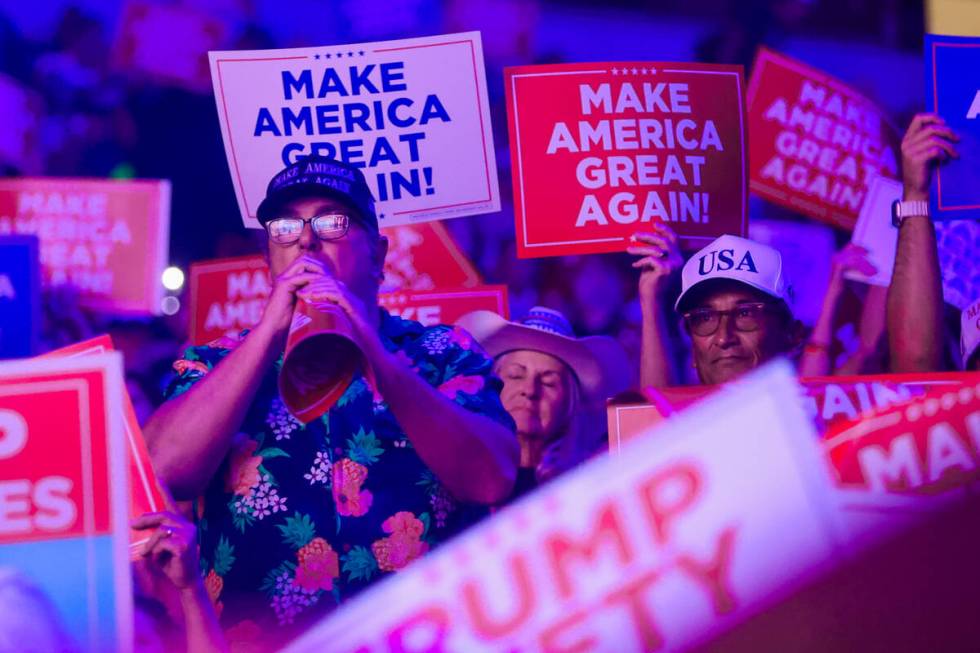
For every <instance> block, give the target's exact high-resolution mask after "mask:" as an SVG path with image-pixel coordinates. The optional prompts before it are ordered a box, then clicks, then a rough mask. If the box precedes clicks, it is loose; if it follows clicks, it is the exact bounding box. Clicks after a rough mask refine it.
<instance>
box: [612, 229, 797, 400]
mask: <svg viewBox="0 0 980 653" xmlns="http://www.w3.org/2000/svg"><path fill="white" fill-rule="evenodd" d="M638 236H640V235H638ZM638 239H639V240H641V241H644V242H647V243H648V244H649V245H651V247H636V248H631V251H632V252H633V253H635V254H647V255H648V258H647V259H643V260H642V261H638V263H639V264H641V265H637V267H644V268H646V267H647V266H646V265H642V263H643V261H646V260H648V259H650V258H654V259H655V258H656V256H657V255H658V253H657V252H655V251H652V250H654V249H656V248H657V246H658V245H657V244H656V243H655V242H654V240H649V239H644V238H642V237H640V238H638ZM658 240H659V239H658ZM663 242H664V243H665V244H666V245H668V246H669V247H668V248H667V249H664V248H663V247H662V246H661V249H662V251H661V253H660V254H659V256H661V257H662V258H664V259H670V258H673V257H676V252H675V251H671V250H675V245H673V241H672V240H671V239H666V240H664V241H663ZM640 250H643V251H640ZM646 250H651V251H646ZM651 265H652V264H651ZM648 273H649V271H645V272H644V274H648ZM642 283H643V281H642V279H641V284H642ZM790 301H791V291H790V288H789V284H788V283H787V281H786V278H785V276H784V274H783V263H782V257H781V256H780V255H779V252H778V251H776V250H775V249H773V248H772V247H769V246H767V245H763V244H761V243H757V242H755V241H752V240H748V239H745V238H739V237H738V236H729V235H724V236H721V237H719V238H717V239H716V240H715V241H714V242H712V243H711V244H710V245H708V246H707V247H705V248H704V249H702V250H701V251H699V252H697V253H696V254H695V255H694V256H692V257H691V258H690V259H689V260H688V261H687V263H685V264H684V268H683V270H682V271H681V293H680V296H679V297H678V298H677V301H676V303H675V304H674V308H675V310H677V312H678V313H680V314H681V315H682V316H683V318H684V327H685V329H686V331H687V333H688V335H689V336H690V337H691V345H692V354H693V363H694V367H695V369H696V370H697V373H698V378H699V379H700V380H701V382H702V383H708V384H713V383H725V382H727V381H731V380H732V379H734V378H736V377H737V376H739V375H741V374H743V373H745V372H747V371H749V370H751V369H754V368H756V367H758V366H759V365H761V364H762V363H765V362H766V361H768V360H770V359H772V358H775V357H776V356H780V355H782V354H787V353H789V352H791V351H792V350H793V349H795V348H796V347H797V346H798V345H799V343H800V341H801V336H802V327H801V325H800V323H799V322H797V321H796V320H794V319H793V315H792V312H791V311H790V307H789V304H790ZM654 310H655V309H654ZM654 310H644V312H643V315H644V320H643V322H644V323H643V331H644V334H643V349H642V358H643V360H642V361H641V377H642V379H643V382H644V383H645V384H647V383H648V381H647V380H650V381H653V383H651V384H655V380H657V379H663V378H666V375H665V374H664V372H663V371H664V370H666V369H667V361H666V360H664V359H663V355H662V353H661V352H663V351H664V349H663V347H654V346H648V343H659V342H664V341H665V339H666V338H665V336H664V334H663V333H662V331H663V321H662V320H655V319H653V313H654Z"/></svg>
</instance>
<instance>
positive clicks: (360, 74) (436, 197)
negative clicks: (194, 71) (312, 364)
mask: <svg viewBox="0 0 980 653" xmlns="http://www.w3.org/2000/svg"><path fill="white" fill-rule="evenodd" d="M208 55H209V57H210V62H211V80H212V82H213V84H214V96H215V101H216V102H217V105H218V118H219V120H220V122H221V135H222V137H223V138H224V142H225V152H226V154H227V156H228V166H229V168H230V170H231V178H232V182H233V183H234V186H235V193H236V194H237V196H238V205H239V208H240V209H241V212H242V217H243V219H244V220H245V226H246V227H258V226H259V223H258V221H257V220H256V218H255V214H256V210H257V208H258V206H259V203H260V202H261V201H262V198H263V197H265V190H266V186H267V185H268V183H269V180H270V179H272V177H273V176H274V175H275V174H276V173H277V172H279V171H280V170H281V169H282V168H284V167H286V166H287V165H289V164H290V163H293V162H294V161H295V160H296V159H298V158H302V157H303V156H308V155H311V154H315V155H320V156H326V157H330V158H335V159H342V160H344V161H347V162H348V163H350V164H352V165H356V166H359V167H362V168H363V170H364V174H365V176H366V177H367V182H368V185H369V186H370V187H371V190H372V192H373V194H374V198H375V200H376V201H377V202H378V205H377V210H378V218H379V220H380V224H381V226H382V227H392V226H396V225H400V224H407V223H412V222H422V221H426V220H439V219H443V218H455V217H460V216H465V215H476V214H480V213H492V212H494V211H499V210H500V195H499V191H498V188H497V169H496V164H495V158H494V149H493V133H492V130H491V127H490V105H489V103H488V101H487V82H486V71H485V69H484V65H483V48H482V45H481V42H480V33H479V32H466V33H462V34H445V35H442V36H432V37H426V38H418V39H405V40H401V41H382V42H377V43H358V44H353V45H331V46H323V47H316V48H290V49H284V50H235V51H218V52H210V53H208Z"/></svg>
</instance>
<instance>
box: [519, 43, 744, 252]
mask: <svg viewBox="0 0 980 653" xmlns="http://www.w3.org/2000/svg"><path fill="white" fill-rule="evenodd" d="M505 87H506V91H507V118H508V126H509V129H510V144H511V160H512V166H513V168H512V169H513V178H514V214H515V222H516V233H517V253H518V256H520V257H521V258H532V257H537V256H560V255H565V254H587V253H597V252H617V251H624V250H625V249H626V247H627V245H628V243H629V238H630V236H631V235H632V234H633V233H634V232H636V231H642V230H644V229H649V226H650V224H651V223H656V222H665V223H669V224H670V227H671V228H672V229H674V231H676V232H677V234H678V235H679V236H681V238H682V240H684V241H687V242H688V244H691V245H697V246H700V245H703V244H704V243H705V242H707V241H710V240H713V239H714V238H716V237H718V236H720V235H721V234H725V233H728V234H736V235H745V233H746V229H747V221H746V215H747V213H746V211H747V199H746V195H747V193H746V186H745V180H746V173H745V169H746V165H745V163H746V162H745V151H744V142H743V141H744V134H745V121H744V112H743V106H744V102H743V91H742V88H743V84H742V68H741V66H721V65H709V64H692V63H651V62H626V63H597V64H561V65H548V66H519V67H516V68H508V69H507V70H506V71H505Z"/></svg>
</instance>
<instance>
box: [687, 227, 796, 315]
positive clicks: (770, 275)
mask: <svg viewBox="0 0 980 653" xmlns="http://www.w3.org/2000/svg"><path fill="white" fill-rule="evenodd" d="M712 279H730V280H732V281H738V282H739V283H744V284H745V285H747V286H751V287H753V288H755V289H756V290H760V291H762V292H764V293H765V294H767V295H770V296H772V297H775V298H776V299H781V300H783V301H784V302H786V304H787V305H789V304H790V301H791V298H792V292H791V290H790V288H789V284H788V283H787V281H786V278H785V276H784V274H783V258H782V256H780V255H779V252H778V251H777V250H776V249H774V248H772V247H769V246H768V245H763V244H762V243H757V242H755V241H754V240H749V239H747V238H739V237H738V236H730V235H728V234H725V235H724V236H719V237H718V238H716V239H715V240H714V242H712V243H711V244H710V245H708V246H707V247H705V248H704V249H702V250H700V251H699V252H698V253H697V254H695V255H694V256H692V257H691V258H690V259H688V261H687V263H685V264H684V269H683V270H682V271H681V294H680V296H679V297H678V298H677V302H676V303H675V304H674V309H675V310H677V311H680V310H681V303H682V302H683V301H684V298H685V297H688V296H689V293H690V292H691V290H692V289H693V288H695V287H696V286H698V284H701V283H704V282H705V281H711V280H712Z"/></svg>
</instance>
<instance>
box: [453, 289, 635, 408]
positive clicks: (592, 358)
mask: <svg viewBox="0 0 980 653" xmlns="http://www.w3.org/2000/svg"><path fill="white" fill-rule="evenodd" d="M456 324H457V325H459V326H461V327H463V328H464V329H466V330H467V331H469V332H470V334H471V335H472V336H473V338H475V339H476V341H477V342H479V343H480V345H482V346H483V348H484V349H485V350H486V351H487V353H488V354H489V355H490V356H491V357H492V358H494V359H496V358H497V357H499V356H501V355H502V354H506V353H507V352H510V351H516V350H520V349H529V350H532V351H540V352H544V353H545V354H550V355H552V356H554V357H555V358H557V359H559V360H561V361H562V362H563V363H565V364H566V365H568V367H569V368H571V370H572V371H573V372H574V373H575V376H576V378H577V379H578V382H579V385H580V386H581V388H582V393H583V394H584V395H585V398H587V399H588V400H589V401H595V400H603V399H606V398H607V397H611V396H613V395H615V394H617V393H619V392H622V391H623V390H625V389H626V388H627V387H628V386H629V384H630V376H631V375H630V368H629V361H628V360H627V358H626V352H625V351H623V348H622V346H621V345H620V344H619V343H618V342H617V341H616V340H615V339H613V338H610V337H608V336H586V337H584V338H576V337H575V333H574V332H573V331H572V325H571V324H569V322H568V320H567V319H566V318H565V316H564V315H562V314H561V313H559V312H558V311H555V310H552V309H550V308H544V307H542V306H535V307H534V308H532V309H531V310H530V311H529V312H528V314H527V316H526V317H524V318H523V319H522V320H520V321H517V322H508V321H507V320H505V319H504V318H502V317H500V316H499V315H497V314H496V313H494V312H492V311H473V312H472V313H467V314H466V315H464V316H463V317H461V318H459V319H458V320H457V321H456Z"/></svg>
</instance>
